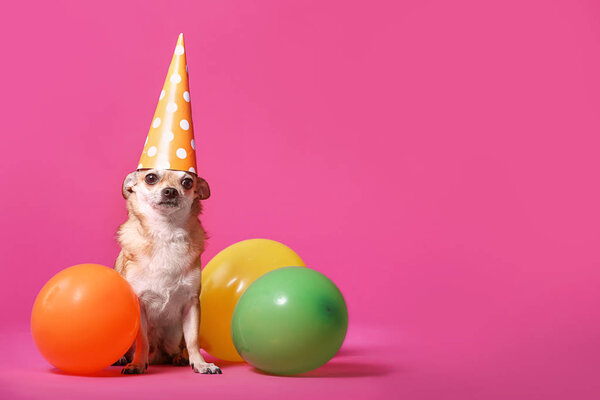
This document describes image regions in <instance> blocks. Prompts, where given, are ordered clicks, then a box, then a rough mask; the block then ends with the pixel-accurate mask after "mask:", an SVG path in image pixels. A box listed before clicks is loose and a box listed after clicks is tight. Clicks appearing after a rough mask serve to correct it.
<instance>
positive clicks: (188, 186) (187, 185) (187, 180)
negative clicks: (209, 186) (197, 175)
mask: <svg viewBox="0 0 600 400" xmlns="http://www.w3.org/2000/svg"><path fill="white" fill-rule="evenodd" d="M181 186H183V187H184V188H185V189H191V188H192V186H194V181H193V180H191V179H190V178H185V179H184V180H183V181H181Z"/></svg>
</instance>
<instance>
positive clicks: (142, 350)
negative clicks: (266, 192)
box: [115, 169, 221, 374]
mask: <svg viewBox="0 0 600 400" xmlns="http://www.w3.org/2000/svg"><path fill="white" fill-rule="evenodd" d="M209 196H210V189H209V186H208V184H207V183H206V181H205V180H204V179H202V178H200V177H198V176H196V175H195V174H193V173H188V172H185V171H172V170H157V169H149V170H140V171H135V172H132V173H130V174H129V175H127V177H126V178H125V181H124V182H123V197H125V199H127V209H128V211H129V219H128V220H127V222H125V223H124V224H123V225H121V227H120V228H119V232H118V240H119V243H120V245H121V253H120V254H119V256H118V258H117V260H116V262H115V270H116V271H117V272H119V273H120V274H121V275H122V276H123V277H124V278H125V279H126V280H127V281H128V282H129V283H130V284H131V286H132V287H133V290H134V291H135V293H136V294H137V296H138V298H139V302H140V311H141V321H140V330H139V333H138V335H137V337H136V341H135V344H134V346H132V348H131V349H130V350H129V351H128V352H127V354H126V355H125V356H124V357H123V358H122V359H121V360H120V361H119V362H118V363H117V364H118V365H125V364H127V365H125V367H124V368H123V370H122V371H121V372H122V373H124V374H141V373H144V372H145V371H146V370H147V369H148V364H165V363H170V364H173V365H188V364H189V365H191V367H192V369H193V370H194V372H198V373H201V374H220V373H221V370H220V369H219V367H217V366H216V365H214V364H212V363H207V362H206V361H205V360H204V358H203V357H202V355H201V354H200V348H199V345H198V327H199V322H200V301H199V295H200V277H201V271H200V256H201V254H202V252H203V251H204V241H205V238H206V233H205V231H204V228H203V227H202V225H201V223H200V221H199V219H198V215H199V214H200V213H201V211H202V205H201V204H200V201H201V200H204V199H207V198H208V197H209Z"/></svg>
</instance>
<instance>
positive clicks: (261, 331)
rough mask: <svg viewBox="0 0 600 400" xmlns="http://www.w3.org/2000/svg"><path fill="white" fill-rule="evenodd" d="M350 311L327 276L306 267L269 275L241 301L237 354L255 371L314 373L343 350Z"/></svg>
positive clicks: (235, 324)
mask: <svg viewBox="0 0 600 400" xmlns="http://www.w3.org/2000/svg"><path fill="white" fill-rule="evenodd" d="M347 330H348V309H347V308H346V302H345V301H344V297H343V296H342V293H341V292H340V290H339V289H338V288H337V286H335V284H334V283H333V282H332V281H331V280H330V279H329V278H327V277H326V276H325V275H323V274H321V273H319V272H317V271H315V270H312V269H309V268H303V267H285V268H279V269H276V270H274V271H271V272H268V273H266V274H265V275H263V276H261V277H260V278H258V279H257V280H256V281H254V283H252V284H251V285H250V286H249V287H248V289H246V292H245V293H244V294H243V295H242V297H241V298H240V299H239V301H238V303H237V306H236V307H235V311H234V312H233V318H232V321H231V335H232V337H233V343H234V345H235V348H236V350H237V351H238V353H240V355H241V356H242V358H244V360H246V361H247V362H248V363H249V364H251V365H252V366H254V367H256V368H258V369H261V370H263V371H266V372H269V373H271V374H277V375H295V374H301V373H303V372H308V371H311V370H313V369H315V368H318V367H320V366H321V365H323V364H325V363H326V362H327V361H329V360H330V359H331V358H332V357H333V356H334V355H335V354H336V353H337V351H338V350H339V349H340V347H341V346H342V343H343V342H344V338H345V336H346V331H347Z"/></svg>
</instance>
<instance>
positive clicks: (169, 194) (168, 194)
mask: <svg viewBox="0 0 600 400" xmlns="http://www.w3.org/2000/svg"><path fill="white" fill-rule="evenodd" d="M160 193H161V194H162V195H163V197H165V198H167V199H174V198H176V197H177V195H179V193H178V192H177V189H175V188H172V187H167V188H164V189H163V190H162V192H160Z"/></svg>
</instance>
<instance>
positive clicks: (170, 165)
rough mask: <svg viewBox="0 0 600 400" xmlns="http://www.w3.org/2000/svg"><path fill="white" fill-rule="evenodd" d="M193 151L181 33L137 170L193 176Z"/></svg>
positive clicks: (192, 134)
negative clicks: (153, 169)
mask: <svg viewBox="0 0 600 400" xmlns="http://www.w3.org/2000/svg"><path fill="white" fill-rule="evenodd" d="M195 150H196V147H195V145H194V128H193V126H192V105H191V103H190V88H189V82H188V70H187V62H186V58H185V46H184V44H183V33H181V34H179V38H178V39H177V45H176V46H175V52H174V53H173V59H172V60H171V65H170V66H169V72H167V78H166V79H165V84H164V85H163V89H162V91H161V92H160V97H159V98H158V105H157V106H156V111H155V112H154V118H152V124H151V125H150V131H149V132H148V137H147V138H146V143H145V145H144V151H143V152H142V157H141V158H140V163H139V165H138V169H148V168H156V169H173V170H178V171H190V172H193V173H196V169H197V168H196V151H195Z"/></svg>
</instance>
